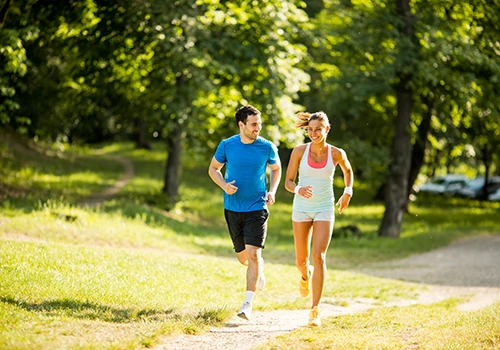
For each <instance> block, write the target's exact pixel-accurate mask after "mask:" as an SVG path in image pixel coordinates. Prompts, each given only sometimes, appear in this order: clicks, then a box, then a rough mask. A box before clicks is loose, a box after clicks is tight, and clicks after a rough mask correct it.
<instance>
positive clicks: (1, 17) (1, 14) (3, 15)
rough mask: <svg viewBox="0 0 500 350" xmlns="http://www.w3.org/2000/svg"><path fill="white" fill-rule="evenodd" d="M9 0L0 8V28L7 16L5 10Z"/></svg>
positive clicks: (7, 7) (7, 9)
mask: <svg viewBox="0 0 500 350" xmlns="http://www.w3.org/2000/svg"><path fill="white" fill-rule="evenodd" d="M10 2H11V0H7V1H5V4H3V6H2V8H1V9H0V29H2V28H3V24H4V23H5V19H6V18H7V12H8V11H9V6H10Z"/></svg>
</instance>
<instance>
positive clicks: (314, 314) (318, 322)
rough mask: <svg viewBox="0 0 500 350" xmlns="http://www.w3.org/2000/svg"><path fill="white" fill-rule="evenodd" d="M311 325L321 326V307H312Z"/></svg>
mask: <svg viewBox="0 0 500 350" xmlns="http://www.w3.org/2000/svg"><path fill="white" fill-rule="evenodd" d="M309 326H313V327H320V326H321V319H320V318H319V309H318V307H317V306H315V307H313V308H312V309H311V313H310V314H309Z"/></svg>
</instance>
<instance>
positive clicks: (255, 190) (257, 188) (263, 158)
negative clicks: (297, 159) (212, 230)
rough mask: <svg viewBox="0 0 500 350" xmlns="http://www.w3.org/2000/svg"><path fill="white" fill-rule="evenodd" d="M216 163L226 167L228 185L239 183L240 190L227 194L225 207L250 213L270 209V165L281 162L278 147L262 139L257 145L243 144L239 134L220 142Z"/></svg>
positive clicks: (260, 138)
mask: <svg viewBox="0 0 500 350" xmlns="http://www.w3.org/2000/svg"><path fill="white" fill-rule="evenodd" d="M214 157H215V160H217V161H218V162H219V163H224V164H225V165H226V171H225V175H224V179H225V180H226V182H231V181H233V180H236V182H235V183H234V185H235V186H236V187H238V191H236V193H234V194H232V195H228V194H227V193H226V192H224V208H225V209H227V210H231V211H236V212H249V211H254V210H262V209H265V208H267V204H266V200H265V196H266V192H267V180H266V168H267V164H275V163H276V162H277V161H278V159H279V158H278V149H277V147H276V145H275V144H273V143H272V142H270V141H269V140H266V139H264V138H262V137H258V138H257V139H256V140H255V141H254V142H252V143H250V144H245V143H243V142H241V139H240V135H239V134H238V135H234V136H232V137H230V138H228V139H225V140H223V141H221V143H220V144H219V146H218V147H217V150H216V151H215V155H214Z"/></svg>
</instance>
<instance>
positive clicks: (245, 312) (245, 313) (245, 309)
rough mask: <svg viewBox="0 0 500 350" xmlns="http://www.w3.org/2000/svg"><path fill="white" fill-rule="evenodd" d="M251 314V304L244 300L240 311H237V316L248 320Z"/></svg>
mask: <svg viewBox="0 0 500 350" xmlns="http://www.w3.org/2000/svg"><path fill="white" fill-rule="evenodd" d="M251 315H252V304H250V303H248V302H244V303H243V305H241V308H240V312H238V316H239V317H241V318H244V319H245V320H247V321H250V316H251Z"/></svg>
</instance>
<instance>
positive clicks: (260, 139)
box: [255, 136, 276, 148]
mask: <svg viewBox="0 0 500 350" xmlns="http://www.w3.org/2000/svg"><path fill="white" fill-rule="evenodd" d="M255 141H256V144H263V145H266V146H269V147H273V148H276V145H275V144H274V143H273V142H271V141H269V140H268V139H266V138H264V137H262V136H259V137H258V138H257V140H255Z"/></svg>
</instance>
